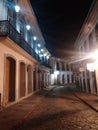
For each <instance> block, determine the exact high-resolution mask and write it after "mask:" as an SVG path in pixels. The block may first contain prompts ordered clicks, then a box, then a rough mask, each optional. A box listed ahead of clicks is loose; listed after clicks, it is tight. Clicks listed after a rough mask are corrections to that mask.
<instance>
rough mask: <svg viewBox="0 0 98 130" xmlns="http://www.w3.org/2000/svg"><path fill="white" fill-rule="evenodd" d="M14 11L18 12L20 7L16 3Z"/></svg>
mask: <svg viewBox="0 0 98 130" xmlns="http://www.w3.org/2000/svg"><path fill="white" fill-rule="evenodd" d="M15 11H16V12H17V13H18V12H19V11H20V7H19V6H18V5H16V6H15Z"/></svg>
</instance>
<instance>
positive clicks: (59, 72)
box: [50, 57, 74, 85]
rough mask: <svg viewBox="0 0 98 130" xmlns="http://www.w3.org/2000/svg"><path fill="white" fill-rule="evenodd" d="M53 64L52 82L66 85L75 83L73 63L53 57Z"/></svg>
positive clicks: (51, 63) (51, 59) (51, 62)
mask: <svg viewBox="0 0 98 130" xmlns="http://www.w3.org/2000/svg"><path fill="white" fill-rule="evenodd" d="M50 65H51V80H50V81H51V84H57V85H64V84H67V83H73V82H74V80H73V72H72V68H71V65H70V64H68V62H67V61H66V60H63V59H59V58H55V57H52V58H50Z"/></svg>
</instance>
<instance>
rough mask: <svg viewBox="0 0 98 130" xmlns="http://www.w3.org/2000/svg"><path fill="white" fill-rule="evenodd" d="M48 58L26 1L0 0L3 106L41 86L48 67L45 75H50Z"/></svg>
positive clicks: (0, 76) (0, 64)
mask: <svg viewBox="0 0 98 130" xmlns="http://www.w3.org/2000/svg"><path fill="white" fill-rule="evenodd" d="M47 57H48V58H49V57H50V53H49V52H48V50H46V48H45V41H44V39H43V36H42V33H41V31H40V29H39V26H38V23H37V20H36V17H35V15H34V12H33V9H32V8H31V4H30V2H29V0H24V1H23V0H0V59H1V62H0V104H1V105H2V106H8V105H10V104H12V103H15V102H17V101H19V100H20V99H23V98H25V97H27V96H29V95H31V94H33V93H34V92H36V91H38V90H40V89H42V87H43V86H42V84H44V83H42V82H43V79H42V72H43V71H44V70H48V72H47V71H46V72H47V73H46V75H49V74H50V67H49V66H47V65H48V60H47ZM45 63H47V64H45ZM48 77H49V76H47V82H46V84H47V85H48V84H49V81H48Z"/></svg>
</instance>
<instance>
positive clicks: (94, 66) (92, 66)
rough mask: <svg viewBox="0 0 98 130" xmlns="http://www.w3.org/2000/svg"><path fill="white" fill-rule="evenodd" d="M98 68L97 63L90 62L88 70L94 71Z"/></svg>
mask: <svg viewBox="0 0 98 130" xmlns="http://www.w3.org/2000/svg"><path fill="white" fill-rule="evenodd" d="M95 69H96V63H88V64H87V70H89V71H91V72H93V71H94V70H95Z"/></svg>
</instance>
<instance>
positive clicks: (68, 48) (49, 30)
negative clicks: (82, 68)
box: [31, 0, 93, 58]
mask: <svg viewBox="0 0 98 130" xmlns="http://www.w3.org/2000/svg"><path fill="white" fill-rule="evenodd" d="M92 2H93V0H58V1H57V0H31V4H32V7H33V10H34V12H35V15H36V17H37V21H38V23H39V27H40V29H41V31H42V34H43V36H44V39H45V42H46V48H47V49H48V51H49V52H50V53H51V54H52V55H53V56H55V57H59V58H66V56H71V55H73V53H74V46H73V45H74V42H75V40H76V38H77V36H78V33H79V31H80V28H81V26H82V24H83V22H84V20H85V18H86V16H87V14H88V11H89V9H90V7H91V4H92Z"/></svg>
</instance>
